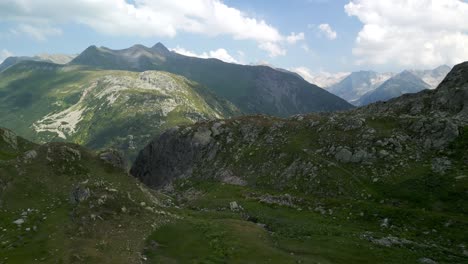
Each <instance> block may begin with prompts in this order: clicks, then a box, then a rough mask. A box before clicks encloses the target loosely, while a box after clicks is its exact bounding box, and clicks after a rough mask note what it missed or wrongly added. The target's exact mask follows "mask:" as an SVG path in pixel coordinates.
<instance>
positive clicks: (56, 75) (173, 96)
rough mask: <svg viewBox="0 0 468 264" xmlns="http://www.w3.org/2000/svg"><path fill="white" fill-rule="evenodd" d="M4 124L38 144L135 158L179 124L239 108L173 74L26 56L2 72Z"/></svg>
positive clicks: (228, 113) (0, 101) (0, 102)
mask: <svg viewBox="0 0 468 264" xmlns="http://www.w3.org/2000/svg"><path fill="white" fill-rule="evenodd" d="M0 80H1V81H0V94H1V95H2V96H0V124H2V125H3V126H5V127H8V128H11V129H13V130H15V131H17V133H19V134H20V135H22V136H24V137H26V138H29V139H33V140H35V141H37V142H48V141H52V140H54V141H57V140H58V141H69V142H75V143H79V144H84V145H86V146H88V147H91V148H93V149H100V148H106V147H115V148H118V149H120V150H122V151H124V152H125V153H126V154H127V155H129V156H130V157H133V155H134V154H135V153H136V151H137V150H138V149H139V148H141V147H142V146H144V144H146V143H147V142H148V141H149V140H150V139H151V137H153V136H154V135H158V134H159V133H160V132H162V131H164V130H165V129H167V128H170V127H172V126H175V125H179V124H190V123H193V122H196V121H200V120H207V119H216V118H226V117H230V116H233V115H238V114H240V112H239V111H238V110H237V109H236V108H235V107H234V106H233V105H232V104H230V103H229V102H227V101H225V100H224V99H221V98H219V97H217V96H215V95H214V94H213V93H212V92H210V91H209V90H208V89H206V88H205V87H202V86H200V85H199V84H197V83H195V82H193V81H191V80H188V79H186V78H184V77H181V76H177V75H174V74H170V73H166V72H158V71H147V72H142V73H137V72H126V71H103V70H93V69H87V68H83V67H77V66H66V67H63V66H59V65H56V64H50V63H43V62H22V63H19V64H17V65H14V66H13V67H10V68H9V69H7V70H6V71H4V72H3V73H1V74H0Z"/></svg>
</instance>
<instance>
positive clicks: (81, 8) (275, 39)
mask: <svg viewBox="0 0 468 264" xmlns="http://www.w3.org/2000/svg"><path fill="white" fill-rule="evenodd" d="M51 7H53V8H51ZM0 20H8V21H14V22H15V21H16V22H19V23H21V24H24V25H52V26H53V25H57V24H62V23H68V22H74V23H80V24H84V25H87V26H89V27H91V28H93V29H94V30H96V31H98V32H101V33H105V34H109V35H118V36H120V35H127V36H139V37H154V36H159V37H174V36H176V35H177V34H178V33H179V32H189V33H196V34H203V35H208V36H218V35H227V36H231V37H232V38H233V39H236V40H253V41H256V42H257V43H258V45H259V46H260V47H262V49H264V50H266V51H273V53H270V55H271V56H277V55H281V54H283V53H282V52H278V49H281V47H280V46H281V43H282V42H284V39H285V38H284V36H282V35H281V34H280V32H279V31H278V30H277V29H276V28H275V27H273V26H271V25H269V24H268V23H267V22H266V21H264V20H261V19H256V18H253V17H250V16H248V15H247V14H245V13H244V12H242V11H240V10H238V9H236V8H232V7H229V6H228V5H226V4H224V3H223V2H222V1H221V0H191V1H174V0H159V1H152V0H134V1H132V3H130V2H127V1H125V0H100V1H83V0H67V1H58V0H42V1H37V0H21V1H18V0H2V1H0ZM50 33H51V32H49V34H47V33H45V34H44V33H42V35H40V34H39V35H36V37H39V38H41V36H47V35H50ZM55 33H57V32H55ZM273 46H277V47H276V48H272V47H273ZM265 47H269V48H265Z"/></svg>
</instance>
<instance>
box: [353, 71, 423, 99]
mask: <svg viewBox="0 0 468 264" xmlns="http://www.w3.org/2000/svg"><path fill="white" fill-rule="evenodd" d="M429 88H430V86H429V84H427V83H425V82H424V81H423V80H421V79H420V78H419V77H418V76H416V75H415V74H413V73H412V72H410V71H403V72H401V73H400V74H397V75H395V76H393V77H392V78H390V79H388V80H387V81H386V82H384V83H383V84H382V85H380V86H379V87H378V88H377V89H375V90H373V91H370V92H368V93H366V94H365V95H363V96H362V97H361V98H360V99H359V100H358V102H357V104H358V105H367V104H370V103H374V102H377V101H387V100H389V99H392V98H395V97H398V96H400V95H402V94H407V93H416V92H419V91H422V90H425V89H429Z"/></svg>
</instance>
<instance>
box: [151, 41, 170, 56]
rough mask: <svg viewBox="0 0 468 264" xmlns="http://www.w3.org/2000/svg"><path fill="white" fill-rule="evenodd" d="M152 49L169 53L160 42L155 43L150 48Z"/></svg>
mask: <svg viewBox="0 0 468 264" xmlns="http://www.w3.org/2000/svg"><path fill="white" fill-rule="evenodd" d="M151 49H152V50H154V51H156V52H159V53H163V54H164V53H170V52H171V51H170V50H169V49H168V48H166V46H164V45H163V44H162V43H161V42H158V43H156V44H155V45H154V46H153V47H152V48H151Z"/></svg>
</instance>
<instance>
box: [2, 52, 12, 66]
mask: <svg viewBox="0 0 468 264" xmlns="http://www.w3.org/2000/svg"><path fill="white" fill-rule="evenodd" d="M11 56H13V53H11V52H10V51H8V50H6V49H2V50H0V63H2V62H3V61H4V60H5V59H6V58H8V57H11Z"/></svg>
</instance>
